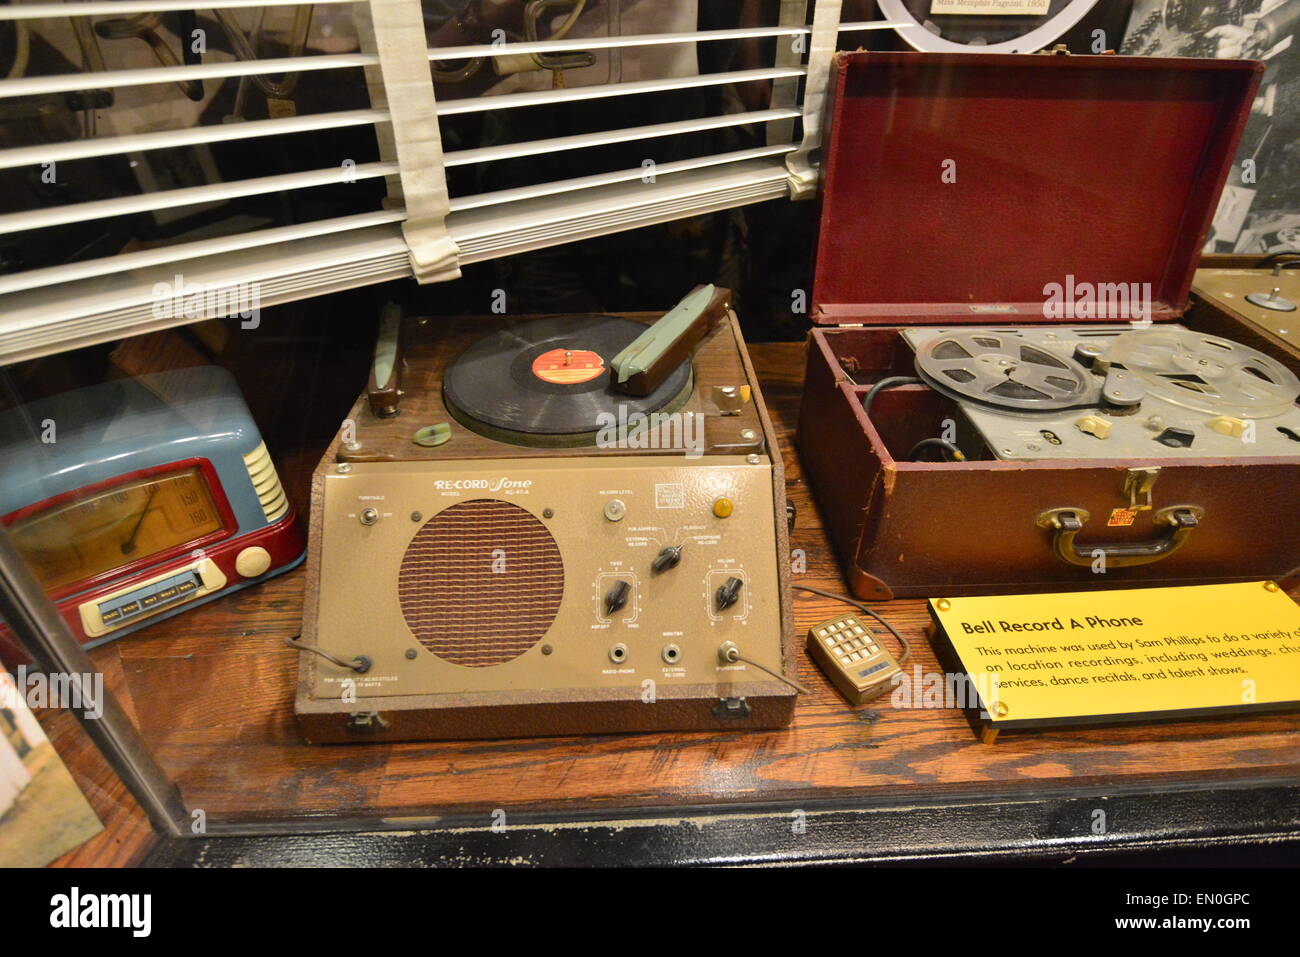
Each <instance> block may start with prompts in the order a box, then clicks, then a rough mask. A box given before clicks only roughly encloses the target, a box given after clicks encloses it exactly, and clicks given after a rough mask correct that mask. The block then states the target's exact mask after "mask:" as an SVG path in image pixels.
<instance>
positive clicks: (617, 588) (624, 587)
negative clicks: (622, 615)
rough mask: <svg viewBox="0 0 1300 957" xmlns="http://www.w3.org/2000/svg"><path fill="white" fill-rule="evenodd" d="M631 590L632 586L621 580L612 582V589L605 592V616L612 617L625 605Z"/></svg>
mask: <svg viewBox="0 0 1300 957" xmlns="http://www.w3.org/2000/svg"><path fill="white" fill-rule="evenodd" d="M631 590H632V586H631V585H629V584H628V583H627V582H625V581H623V580H622V579H621V578H620V579H619V580H618V581H616V582H614V587H613V588H611V589H610V590H609V591H607V592H605V614H606V615H612V614H614V613H615V612H617V611H618V610H619V609H621V608H622V607H623V606H624V605H626V604H627V596H628V592H630V591H631Z"/></svg>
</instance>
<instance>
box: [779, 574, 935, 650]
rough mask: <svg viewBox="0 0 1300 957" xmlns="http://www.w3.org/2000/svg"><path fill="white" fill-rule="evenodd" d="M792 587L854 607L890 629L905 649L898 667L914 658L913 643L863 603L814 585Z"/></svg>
mask: <svg viewBox="0 0 1300 957" xmlns="http://www.w3.org/2000/svg"><path fill="white" fill-rule="evenodd" d="M791 587H793V588H796V589H798V590H799V591H807V592H812V593H813V594H814V595H821V596H822V597H823V598H833V599H835V600H836V601H842V602H844V603H845V604H846V605H852V606H853V607H854V608H856V609H858V610H859V611H861V612H864V613H865V614H868V615H870V616H871V617H872V618H874V619H876V621H878V622H880V623H881V624H882V625H884V626H885V627H886V628H888V629H889V633H890V634H891V635H893V636H894V638H895V639H897V641H898V644H899V646H900V647H901V648H902V649H903V653H902V654H901V655H899V656H898V665H899V667H900V668H901V667H902V666H903V663H904V662H905V661H907V659H908V658H910V657H911V656H912V643H911V642H910V641H908V640H907V639H906V638H904V637H903V636H902V635H900V634H899V633H898V629H897V628H895V627H894V626H893V625H891V624H890V623H889V622H887V621H885V619H884V618H881V617H880V615H878V614H877V613H876V612H874V611H872V610H871V609H870V608H868V607H867V606H866V605H864V604H862V602H860V601H857V600H856V599H853V598H850V597H849V596H848V595H837V594H835V592H833V591H826V590H825V589H824V588H814V587H813V586H812V585H793V586H791Z"/></svg>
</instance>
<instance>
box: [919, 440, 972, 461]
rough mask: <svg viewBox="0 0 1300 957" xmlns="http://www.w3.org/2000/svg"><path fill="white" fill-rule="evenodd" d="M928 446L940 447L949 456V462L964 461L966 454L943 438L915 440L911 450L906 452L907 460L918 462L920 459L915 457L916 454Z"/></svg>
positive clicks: (928, 447)
mask: <svg viewBox="0 0 1300 957" xmlns="http://www.w3.org/2000/svg"><path fill="white" fill-rule="evenodd" d="M930 448H936V449H942V450H943V452H944V453H945V454H946V455H948V456H949V458H948V461H949V462H965V461H966V455H965V453H964V452H962V450H961V449H959V448H957V446H955V445H953V444H952V443H951V442H947V441H945V440H943V439H922V440H921V441H920V442H917V443H916V444H915V445H914V446H912V451H910V452H908V453H907V458H908V461H911V462H919V461H920V459H918V458H917V455H918V454H919V453H921V452H923V451H924V450H925V449H930Z"/></svg>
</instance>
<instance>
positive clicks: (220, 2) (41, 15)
mask: <svg viewBox="0 0 1300 957" xmlns="http://www.w3.org/2000/svg"><path fill="white" fill-rule="evenodd" d="M312 2H313V3H314V4H317V5H319V4H343V3H364V2H365V0H312ZM302 5H303V3H302V0H215V2H213V0H208V2H207V3H203V2H201V0H99V2H91V3H21V4H15V3H11V4H9V5H8V6H4V7H0V20H45V19H62V18H64V17H120V16H126V15H129V14H135V13H169V12H171V11H172V10H243V9H249V8H260V7H299V6H302Z"/></svg>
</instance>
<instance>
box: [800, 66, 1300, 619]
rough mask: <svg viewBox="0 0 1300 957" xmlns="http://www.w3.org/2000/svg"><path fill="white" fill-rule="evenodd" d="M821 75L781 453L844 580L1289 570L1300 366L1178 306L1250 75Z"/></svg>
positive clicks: (1079, 584) (912, 70)
mask: <svg viewBox="0 0 1300 957" xmlns="http://www.w3.org/2000/svg"><path fill="white" fill-rule="evenodd" d="M837 70H838V76H837V84H836V90H835V100H834V107H833V117H832V127H831V136H830V142H829V145H828V148H827V159H826V166H827V170H826V180H825V190H824V196H823V208H822V217H821V235H820V239H819V248H818V255H817V266H816V279H815V283H814V292H813V315H812V318H813V321H814V323H815V324H816V325H815V326H814V329H813V332H812V334H811V339H810V342H809V348H808V365H807V378H806V384H805V392H804V399H803V405H802V409H801V413H800V423H799V432H798V444H799V449H800V453H801V455H802V456H803V459H804V461H805V463H806V466H807V469H808V472H809V476H810V480H811V482H812V484H813V486H814V489H815V492H816V495H817V498H818V501H819V504H820V506H821V508H822V510H823V513H824V515H825V517H826V521H827V525H828V527H829V528H830V530H831V533H832V537H833V539H834V541H835V543H836V546H837V549H838V551H839V554H840V556H841V559H842V561H843V563H844V566H845V570H846V574H847V579H848V581H849V584H850V586H851V588H852V590H853V591H854V592H855V593H856V594H857V595H859V596H860V597H863V598H866V599H887V598H891V597H894V596H944V595H962V594H976V593H997V592H1017V591H1060V590H1063V589H1067V588H1114V587H1123V586H1129V587H1131V586H1133V585H1135V584H1147V585H1156V584H1192V583H1199V582H1209V581H1225V580H1247V579H1260V578H1272V579H1279V580H1281V579H1286V578H1288V577H1293V576H1294V575H1295V574H1296V572H1297V570H1300V536H1297V535H1296V531H1297V522H1296V497H1297V489H1300V408H1297V406H1296V398H1297V393H1300V380H1298V379H1297V375H1296V374H1297V371H1298V370H1300V362H1298V361H1297V357H1296V355H1295V354H1294V353H1289V352H1286V351H1285V350H1282V349H1279V348H1276V345H1275V344H1273V343H1270V342H1268V341H1267V340H1266V338H1265V337H1264V336H1263V335H1262V334H1261V331H1260V330H1258V329H1257V328H1254V327H1251V326H1248V325H1245V324H1242V323H1239V322H1236V321H1234V320H1231V319H1230V318H1228V317H1225V316H1223V315H1215V316H1203V315H1200V314H1199V313H1192V314H1187V315H1184V312H1185V310H1186V308H1187V305H1188V290H1189V286H1190V284H1191V280H1192V274H1193V271H1194V270H1195V268H1196V264H1197V261H1198V258H1199V254H1200V250H1201V248H1202V246H1203V245H1204V242H1205V238H1206V235H1207V233H1208V230H1209V226H1210V221H1211V217H1212V215H1213V212H1214V208H1215V204H1216V201H1217V199H1218V195H1219V191H1220V189H1221V187H1222V185H1223V183H1224V180H1225V177H1226V176H1227V174H1228V171H1229V169H1230V168H1231V164H1232V158H1233V155H1234V150H1235V147H1236V144H1237V141H1238V139H1239V137H1240V133H1241V130H1242V127H1243V124H1244V122H1245V118H1246V115H1247V112H1248V110H1249V108H1250V104H1251V100H1252V97H1253V95H1254V91H1255V89H1256V86H1257V84H1258V79H1259V74H1260V70H1261V68H1260V66H1259V65H1258V64H1256V63H1252V62H1247V61H1225V60H1195V59H1156V58H1130V57H1117V56H1084V57H1075V56H1052V55H1022V56H995V55H990V56H984V55H943V54H931V55H926V56H920V55H916V54H907V53H879V54H877V53H858V54H841V55H840V56H839V57H838V64H837Z"/></svg>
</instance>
